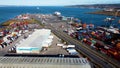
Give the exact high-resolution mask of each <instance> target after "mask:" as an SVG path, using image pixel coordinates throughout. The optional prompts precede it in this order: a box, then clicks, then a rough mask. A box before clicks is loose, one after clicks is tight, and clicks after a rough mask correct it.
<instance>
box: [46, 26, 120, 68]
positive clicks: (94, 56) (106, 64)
mask: <svg viewBox="0 0 120 68" xmlns="http://www.w3.org/2000/svg"><path fill="white" fill-rule="evenodd" d="M48 28H50V29H51V30H52V32H53V33H54V34H55V35H57V36H58V37H59V38H61V39H63V40H64V41H66V42H67V43H70V44H74V45H76V49H77V50H80V51H81V53H82V54H84V55H85V56H87V57H88V58H89V59H90V60H91V61H92V62H93V63H95V64H96V65H98V66H99V67H100V68H120V67H119V63H115V62H113V61H112V59H110V58H108V57H104V56H102V54H99V53H97V52H96V51H94V50H92V49H91V48H89V47H87V46H86V45H84V44H82V43H81V42H79V41H78V40H75V39H73V38H72V37H70V36H69V35H67V34H66V33H64V32H62V31H59V30H56V29H54V28H53V27H51V26H50V27H48Z"/></svg>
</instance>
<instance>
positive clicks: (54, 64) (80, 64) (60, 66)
mask: <svg viewBox="0 0 120 68" xmlns="http://www.w3.org/2000/svg"><path fill="white" fill-rule="evenodd" d="M0 68H91V65H90V63H89V62H88V60H86V59H85V58H52V57H2V58H1V57H0Z"/></svg>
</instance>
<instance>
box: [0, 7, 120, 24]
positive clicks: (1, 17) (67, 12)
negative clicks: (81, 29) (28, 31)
mask: <svg viewBox="0 0 120 68" xmlns="http://www.w3.org/2000/svg"><path fill="white" fill-rule="evenodd" d="M96 10H100V9H87V8H70V7H53V6H49V7H48V6H40V7H39V9H37V7H36V6H33V7H0V23H2V22H5V21H6V20H9V19H11V18H13V17H15V16H17V15H19V14H24V13H42V14H52V13H54V12H55V11H59V12H61V13H62V15H64V16H72V17H75V18H79V19H81V20H82V21H83V22H84V23H93V24H95V25H97V26H98V25H104V24H105V22H104V19H105V18H106V17H112V16H106V15H94V14H86V13H88V12H93V11H96ZM119 19H120V17H117V18H116V20H115V21H113V23H114V24H116V25H118V26H120V24H118V20H119Z"/></svg>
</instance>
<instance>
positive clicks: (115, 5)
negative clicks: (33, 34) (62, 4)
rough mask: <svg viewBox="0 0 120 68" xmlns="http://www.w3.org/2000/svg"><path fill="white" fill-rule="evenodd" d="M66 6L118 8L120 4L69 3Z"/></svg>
mask: <svg viewBox="0 0 120 68" xmlns="http://www.w3.org/2000/svg"><path fill="white" fill-rule="evenodd" d="M67 7H76V8H101V9H104V8H119V9H120V4H93V5H70V6H67Z"/></svg>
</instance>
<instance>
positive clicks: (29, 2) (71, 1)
mask: <svg viewBox="0 0 120 68" xmlns="http://www.w3.org/2000/svg"><path fill="white" fill-rule="evenodd" d="M105 3H107V4H112V3H120V0H0V5H18V6H20V5H24V6H66V5H83V4H105Z"/></svg>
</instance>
